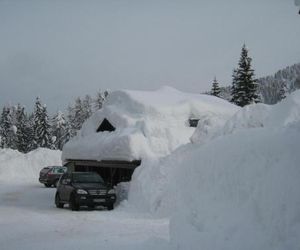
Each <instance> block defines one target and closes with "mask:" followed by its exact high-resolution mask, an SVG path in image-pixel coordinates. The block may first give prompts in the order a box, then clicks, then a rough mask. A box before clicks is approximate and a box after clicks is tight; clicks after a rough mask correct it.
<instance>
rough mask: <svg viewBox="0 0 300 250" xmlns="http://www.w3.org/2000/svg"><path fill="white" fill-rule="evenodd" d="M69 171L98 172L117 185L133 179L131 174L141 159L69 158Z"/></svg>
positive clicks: (67, 164)
mask: <svg viewBox="0 0 300 250" xmlns="http://www.w3.org/2000/svg"><path fill="white" fill-rule="evenodd" d="M64 165H65V166H66V167H67V168H68V172H88V171H92V172H97V173H98V174H100V175H101V177H102V178H103V179H104V181H106V182H108V183H111V184H112V185H116V184H118V183H120V182H126V181H130V180H131V176H132V174H133V171H134V169H135V168H136V167H138V166H139V165H141V160H134V161H117V160H102V161H96V160H79V159H67V160H66V164H64Z"/></svg>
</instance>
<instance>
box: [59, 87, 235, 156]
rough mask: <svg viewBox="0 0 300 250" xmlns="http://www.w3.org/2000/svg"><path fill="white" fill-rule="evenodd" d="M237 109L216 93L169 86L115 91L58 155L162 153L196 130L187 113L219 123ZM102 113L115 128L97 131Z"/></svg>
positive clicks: (166, 153) (187, 140) (186, 139)
mask: <svg viewBox="0 0 300 250" xmlns="http://www.w3.org/2000/svg"><path fill="white" fill-rule="evenodd" d="M237 110H238V108H237V107H236V106H235V105H232V104H230V103H229V102H227V101H225V100H222V99H220V98H216V97H213V96H209V95H202V94H191V93H184V92H180V91H178V90H176V89H174V88H171V87H163V88H160V89H158V90H156V91H131V90H119V91H114V92H112V93H111V94H110V95H109V96H108V99H107V101H106V102H105V104H104V106H103V108H102V109H101V110H99V111H97V112H96V113H95V114H94V115H92V117H91V118H90V119H88V121H86V122H85V123H84V124H83V126H82V129H81V130H80V131H79V133H78V135H77V136H76V137H74V138H73V139H72V140H70V141H69V142H68V143H67V144H66V145H65V146H64V148H63V155H62V158H63V161H65V160H67V159H85V160H98V161H100V160H126V161H131V160H139V159H142V158H144V157H161V156H165V155H168V154H169V153H171V152H172V151H173V150H175V149H176V148H177V147H179V146H180V145H183V144H186V143H188V142H189V141H190V137H191V135H192V134H193V132H194V131H195V128H191V127H190V126H189V123H188V120H189V119H190V118H197V119H199V123H200V124H202V123H205V124H206V123H207V121H210V120H214V121H218V122H217V123H222V122H225V121H226V120H227V119H228V118H229V117H231V116H232V115H233V114H234V113H235V112H236V111H237ZM104 119H107V121H109V123H110V124H111V125H112V126H113V127H114V128H115V130H114V131H112V132H109V131H103V132H97V130H98V129H99V126H100V125H101V123H102V122H103V120H104ZM198 126H199V125H198ZM209 126H214V124H209Z"/></svg>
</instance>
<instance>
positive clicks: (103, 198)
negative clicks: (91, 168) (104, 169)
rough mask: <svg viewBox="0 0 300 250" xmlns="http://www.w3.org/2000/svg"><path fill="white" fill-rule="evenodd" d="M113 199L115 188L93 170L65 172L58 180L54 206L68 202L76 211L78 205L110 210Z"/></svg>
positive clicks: (112, 205)
mask: <svg viewBox="0 0 300 250" xmlns="http://www.w3.org/2000/svg"><path fill="white" fill-rule="evenodd" d="M115 201H116V193H115V190H114V189H112V188H111V187H110V185H107V184H106V183H104V181H103V179H102V177H101V176H100V175H98V174H97V173H95V172H73V173H65V174H64V175H63V176H62V177H61V178H60V180H59V184H58V186H57V191H56V194H55V205H56V207H58V208H63V206H64V204H66V203H68V204H69V207H70V208H71V209H72V210H76V211H77V210H79V208H80V206H88V207H89V208H94V207H95V206H98V205H99V206H105V207H107V209H108V210H112V209H113V208H114V203H115Z"/></svg>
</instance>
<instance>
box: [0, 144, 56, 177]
mask: <svg viewBox="0 0 300 250" xmlns="http://www.w3.org/2000/svg"><path fill="white" fill-rule="evenodd" d="M51 165H61V151H58V150H50V149H46V148H38V149H36V150H34V151H31V152H29V153H27V154H23V153H20V152H19V151H17V150H12V149H1V150H0V181H1V182H2V181H3V182H4V181H8V182H11V181H12V180H13V181H19V180H22V181H27V180H29V181H31V180H35V181H38V176H39V172H40V170H41V169H42V168H43V167H46V166H51Z"/></svg>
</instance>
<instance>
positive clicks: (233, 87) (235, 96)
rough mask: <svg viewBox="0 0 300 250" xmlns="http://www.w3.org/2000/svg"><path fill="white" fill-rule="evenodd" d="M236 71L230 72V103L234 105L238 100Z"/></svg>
mask: <svg viewBox="0 0 300 250" xmlns="http://www.w3.org/2000/svg"><path fill="white" fill-rule="evenodd" d="M236 85H237V69H234V70H233V72H232V85H231V102H233V103H236V102H237V99H238V94H237V88H236Z"/></svg>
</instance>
